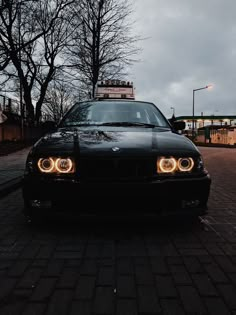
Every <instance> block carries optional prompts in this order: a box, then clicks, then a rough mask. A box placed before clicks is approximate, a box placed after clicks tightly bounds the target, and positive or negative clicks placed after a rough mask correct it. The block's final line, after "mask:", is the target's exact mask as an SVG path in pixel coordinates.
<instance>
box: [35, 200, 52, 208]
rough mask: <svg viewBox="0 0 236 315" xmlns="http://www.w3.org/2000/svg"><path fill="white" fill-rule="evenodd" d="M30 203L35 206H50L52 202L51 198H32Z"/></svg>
mask: <svg viewBox="0 0 236 315" xmlns="http://www.w3.org/2000/svg"><path fill="white" fill-rule="evenodd" d="M30 205H31V207H33V208H50V207H51V206H52V202H51V201H50V200H31V201H30Z"/></svg>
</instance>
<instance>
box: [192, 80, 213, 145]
mask: <svg viewBox="0 0 236 315" xmlns="http://www.w3.org/2000/svg"><path fill="white" fill-rule="evenodd" d="M211 87H212V85H210V84H209V85H206V86H204V87H202V88H199V89H194V90H193V116H192V139H193V138H194V129H195V128H194V127H195V126H194V125H195V122H194V93H195V92H196V91H200V90H204V89H209V88H211Z"/></svg>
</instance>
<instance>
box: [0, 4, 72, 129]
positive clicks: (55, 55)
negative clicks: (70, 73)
mask: <svg viewBox="0 0 236 315" xmlns="http://www.w3.org/2000/svg"><path fill="white" fill-rule="evenodd" d="M73 2H74V0H2V4H1V7H0V71H1V74H2V75H3V76H4V79H5V81H6V80H8V81H9V80H10V81H11V80H16V79H19V82H20V88H21V89H22V91H23V99H24V103H25V106H26V113H27V118H28V122H29V123H30V124H33V123H35V122H36V123H39V121H40V117H41V108H42V104H43V101H44V98H45V95H46V91H47V88H48V85H49V83H50V81H51V80H52V79H53V78H54V76H55V74H56V72H57V71H58V70H59V69H60V68H61V67H62V66H63V61H62V59H61V58H60V55H61V53H62V51H63V49H64V48H65V47H66V45H67V42H68V40H69V32H68V30H69V29H68V27H69V25H70V23H71V17H70V16H69V14H70V13H71V12H72V11H71V10H68V8H69V6H70V5H71V4H72V3H73ZM34 100H35V104H34Z"/></svg>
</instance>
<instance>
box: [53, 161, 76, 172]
mask: <svg viewBox="0 0 236 315" xmlns="http://www.w3.org/2000/svg"><path fill="white" fill-rule="evenodd" d="M55 167H56V170H57V171H58V172H59V173H69V172H70V171H71V170H72V167H73V163H72V161H71V159H56V162H55Z"/></svg>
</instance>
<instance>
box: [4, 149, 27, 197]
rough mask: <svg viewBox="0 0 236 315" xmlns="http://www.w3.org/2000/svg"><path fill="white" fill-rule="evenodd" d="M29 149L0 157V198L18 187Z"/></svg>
mask: <svg viewBox="0 0 236 315" xmlns="http://www.w3.org/2000/svg"><path fill="white" fill-rule="evenodd" d="M30 148H31V147H28V148H25V149H22V150H19V151H16V152H14V153H10V154H8V155H4V156H0V198H1V197H3V196H5V195H6V194H8V193H9V192H11V191H12V190H14V189H16V188H18V187H20V185H21V180H22V176H23V174H24V168H25V161H26V157H27V155H28V152H29V151H30Z"/></svg>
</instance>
